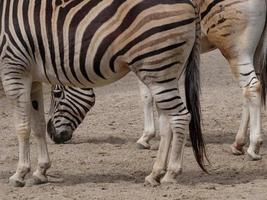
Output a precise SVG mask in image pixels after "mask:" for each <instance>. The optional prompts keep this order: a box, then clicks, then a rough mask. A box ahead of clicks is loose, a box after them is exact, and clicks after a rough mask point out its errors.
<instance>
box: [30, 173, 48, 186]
mask: <svg viewBox="0 0 267 200" xmlns="http://www.w3.org/2000/svg"><path fill="white" fill-rule="evenodd" d="M47 182H48V178H47V177H46V176H45V175H38V176H37V175H33V176H32V184H33V185H41V184H45V183H47Z"/></svg>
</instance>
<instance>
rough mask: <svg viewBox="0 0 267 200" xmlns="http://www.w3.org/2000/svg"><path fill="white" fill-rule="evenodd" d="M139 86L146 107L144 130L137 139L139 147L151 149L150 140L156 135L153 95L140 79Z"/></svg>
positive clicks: (144, 107)
mask: <svg viewBox="0 0 267 200" xmlns="http://www.w3.org/2000/svg"><path fill="white" fill-rule="evenodd" d="M139 88H140V95H141V99H142V102H143V109H144V131H143V134H142V136H141V137H140V138H139V139H138V141H137V147H138V148H139V149H150V145H149V141H150V140H151V139H152V138H154V137H155V135H156V128H155V121H154V112H153V97H152V95H151V93H150V90H149V88H148V87H147V86H146V85H145V84H144V83H142V82H141V81H139Z"/></svg>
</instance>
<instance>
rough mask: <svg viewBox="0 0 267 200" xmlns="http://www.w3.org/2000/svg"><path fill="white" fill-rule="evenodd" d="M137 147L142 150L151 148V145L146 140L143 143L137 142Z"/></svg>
mask: <svg viewBox="0 0 267 200" xmlns="http://www.w3.org/2000/svg"><path fill="white" fill-rule="evenodd" d="M136 147H137V149H140V150H144V149H150V145H149V144H148V143H145V142H142V143H141V142H137V143H136Z"/></svg>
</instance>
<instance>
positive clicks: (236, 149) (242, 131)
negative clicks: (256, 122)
mask: <svg viewBox="0 0 267 200" xmlns="http://www.w3.org/2000/svg"><path fill="white" fill-rule="evenodd" d="M248 123H249V107H248V102H247V101H246V99H245V98H244V101H243V108H242V118H241V122H240V126H239V129H238V132H237V134H236V136H235V142H234V143H233V144H232V146H231V150H232V153H233V154H234V155H242V154H244V153H245V152H244V149H243V147H244V145H245V144H246V137H247V133H248Z"/></svg>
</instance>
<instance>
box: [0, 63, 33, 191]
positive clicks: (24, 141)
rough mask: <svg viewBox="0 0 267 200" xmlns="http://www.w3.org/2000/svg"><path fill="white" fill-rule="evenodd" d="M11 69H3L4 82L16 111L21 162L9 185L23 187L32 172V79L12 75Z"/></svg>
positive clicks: (17, 74) (16, 74) (16, 129)
mask: <svg viewBox="0 0 267 200" xmlns="http://www.w3.org/2000/svg"><path fill="white" fill-rule="evenodd" d="M10 69H13V68H12V67H10V68H9V67H6V66H4V67H3V70H2V82H3V87H4V90H5V93H6V96H7V98H8V99H9V100H10V102H11V103H12V107H13V109H14V118H15V122H16V123H15V131H16V134H17V136H18V141H19V161H18V165H17V170H16V173H15V174H14V175H13V176H11V177H10V178H9V184H10V185H12V186H15V187H23V186H24V185H25V181H24V178H25V176H26V175H27V174H28V172H29V171H30V143H29V137H30V131H31V127H30V112H31V105H30V93H31V92H30V90H31V78H29V77H25V76H24V77H21V76H20V74H19V73H10V71H11V70H10Z"/></svg>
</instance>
